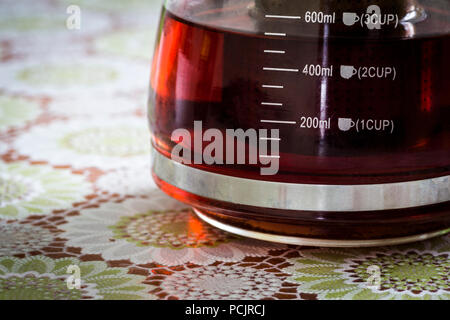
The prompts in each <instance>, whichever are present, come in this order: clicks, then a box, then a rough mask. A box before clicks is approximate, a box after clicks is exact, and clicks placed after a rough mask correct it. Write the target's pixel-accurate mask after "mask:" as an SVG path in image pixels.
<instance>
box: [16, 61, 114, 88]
mask: <svg viewBox="0 0 450 320" xmlns="http://www.w3.org/2000/svg"><path fill="white" fill-rule="evenodd" d="M117 76H118V74H117V72H116V71H115V70H114V69H113V68H109V67H106V66H102V65H96V66H95V65H94V66H92V65H89V66H87V65H76V64H74V65H58V64H49V65H36V66H32V67H27V68H24V69H22V70H20V71H19V72H18V74H17V79H18V80H21V81H23V82H26V83H28V84H30V85H33V86H43V85H56V86H66V87H67V86H74V85H79V84H80V83H82V84H84V85H97V84H99V83H105V82H109V81H113V80H115V79H116V78H117Z"/></svg>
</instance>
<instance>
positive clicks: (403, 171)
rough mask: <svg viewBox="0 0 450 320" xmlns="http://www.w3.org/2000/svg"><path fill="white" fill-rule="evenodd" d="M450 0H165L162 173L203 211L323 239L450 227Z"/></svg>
mask: <svg viewBox="0 0 450 320" xmlns="http://www.w3.org/2000/svg"><path fill="white" fill-rule="evenodd" d="M449 75H450V1H448V0H397V1H395V0H394V1H393V0H378V1H375V0H374V1H370V0H366V1H351V0H340V1H338V0H302V1H292V0H168V1H166V2H165V4H164V7H163V10H162V18H161V23H160V31H159V35H158V39H157V45H156V49H155V53H154V58H153V63H152V75H151V81H150V98H149V112H148V116H149V122H150V128H151V134H152V144H153V169H152V171H153V177H154V179H155V181H156V183H157V184H158V185H159V187H160V188H161V189H162V190H164V191H165V192H166V193H168V194H169V195H171V196H173V197H175V198H176V199H179V200H181V201H183V202H185V203H188V204H189V205H191V206H192V207H193V208H194V210H195V212H196V213H197V214H198V216H199V217H200V218H201V219H203V220H205V221H206V222H208V223H210V224H212V225H214V226H216V227H218V228H221V229H224V230H226V231H229V232H232V233H236V234H239V235H243V236H247V237H252V238H257V239H262V240H268V241H275V242H282V243H290V244H300V245H312V246H335V247H353V246H377V245H391V244H399V243H406V242H411V241H418V240H423V239H427V238H431V237H435V236H438V235H442V234H445V233H447V232H449V230H450V179H449V172H450V121H449V119H450V76H449Z"/></svg>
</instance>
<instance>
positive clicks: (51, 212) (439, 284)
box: [0, 0, 450, 299]
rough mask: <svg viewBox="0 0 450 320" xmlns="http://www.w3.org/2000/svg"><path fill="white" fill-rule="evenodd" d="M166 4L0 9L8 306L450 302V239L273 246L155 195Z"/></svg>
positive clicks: (1, 286)
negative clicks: (154, 70) (157, 46)
mask: <svg viewBox="0 0 450 320" xmlns="http://www.w3.org/2000/svg"><path fill="white" fill-rule="evenodd" d="M73 5H75V7H73ZM160 5H161V3H160V2H159V1H156V0H133V1H125V0H123V1H119V0H48V1H45V0H41V1H31V0H20V1H18V0H2V1H1V2H0V299H449V298H450V281H449V273H450V262H449V254H450V241H449V239H450V238H449V237H448V236H446V237H441V238H437V239H433V240H430V241H427V242H422V243H416V244H411V245H404V246H397V247H387V248H372V249H353V250H351V249H348V250H344V249H317V248H303V247H295V246H286V245H277V244H270V243H264V242H260V241H255V240H249V239H243V238H240V237H237V236H234V235H231V234H228V233H225V232H222V231H220V230H217V229H215V228H213V227H210V226H208V225H206V224H204V223H203V222H201V221H199V220H198V219H197V218H196V217H195V216H194V214H193V213H192V211H191V210H190V209H189V208H187V207H185V206H184V205H182V204H180V203H178V202H176V201H174V200H172V199H170V198H168V197H167V196H166V195H165V194H163V193H162V192H161V191H159V190H158V189H157V188H156V186H155V184H154V183H153V182H152V180H151V178H150V158H149V132H148V129H147V123H146V118H145V113H146V111H145V106H146V95H147V85H148V79H149V72H150V57H151V55H152V46H153V43H154V39H155V35H156V28H157V25H158V19H159V14H160ZM74 8H75V9H74ZM77 10H78V11H79V13H80V17H81V20H80V21H79V22H80V25H79V26H80V28H79V29H77V28H75V29H73V28H70V27H69V28H68V27H67V26H68V20H67V19H68V18H70V17H72V18H73V16H72V14H74V13H75V14H76V13H77V12H78V11H77ZM377 272H378V273H377ZM374 279H375V282H374V281H373V280H374ZM77 280H79V281H78V282H77Z"/></svg>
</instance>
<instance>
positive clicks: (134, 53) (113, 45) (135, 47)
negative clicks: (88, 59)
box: [95, 29, 155, 60]
mask: <svg viewBox="0 0 450 320" xmlns="http://www.w3.org/2000/svg"><path fill="white" fill-rule="evenodd" d="M154 41H155V33H154V32H149V31H148V30H139V29H137V30H127V31H120V32H116V33H113V34H110V35H107V36H104V37H103V38H100V39H98V40H97V42H96V44H95V45H96V48H97V50H100V51H101V52H105V53H108V54H116V55H122V56H125V57H130V58H142V59H146V60H150V58H151V56H152V54H153V50H152V48H153V42H154Z"/></svg>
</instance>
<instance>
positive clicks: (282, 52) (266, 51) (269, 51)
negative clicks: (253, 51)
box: [264, 50, 286, 54]
mask: <svg viewBox="0 0 450 320" xmlns="http://www.w3.org/2000/svg"><path fill="white" fill-rule="evenodd" d="M264 53H280V54H285V53H286V51H283V50H264Z"/></svg>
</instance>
